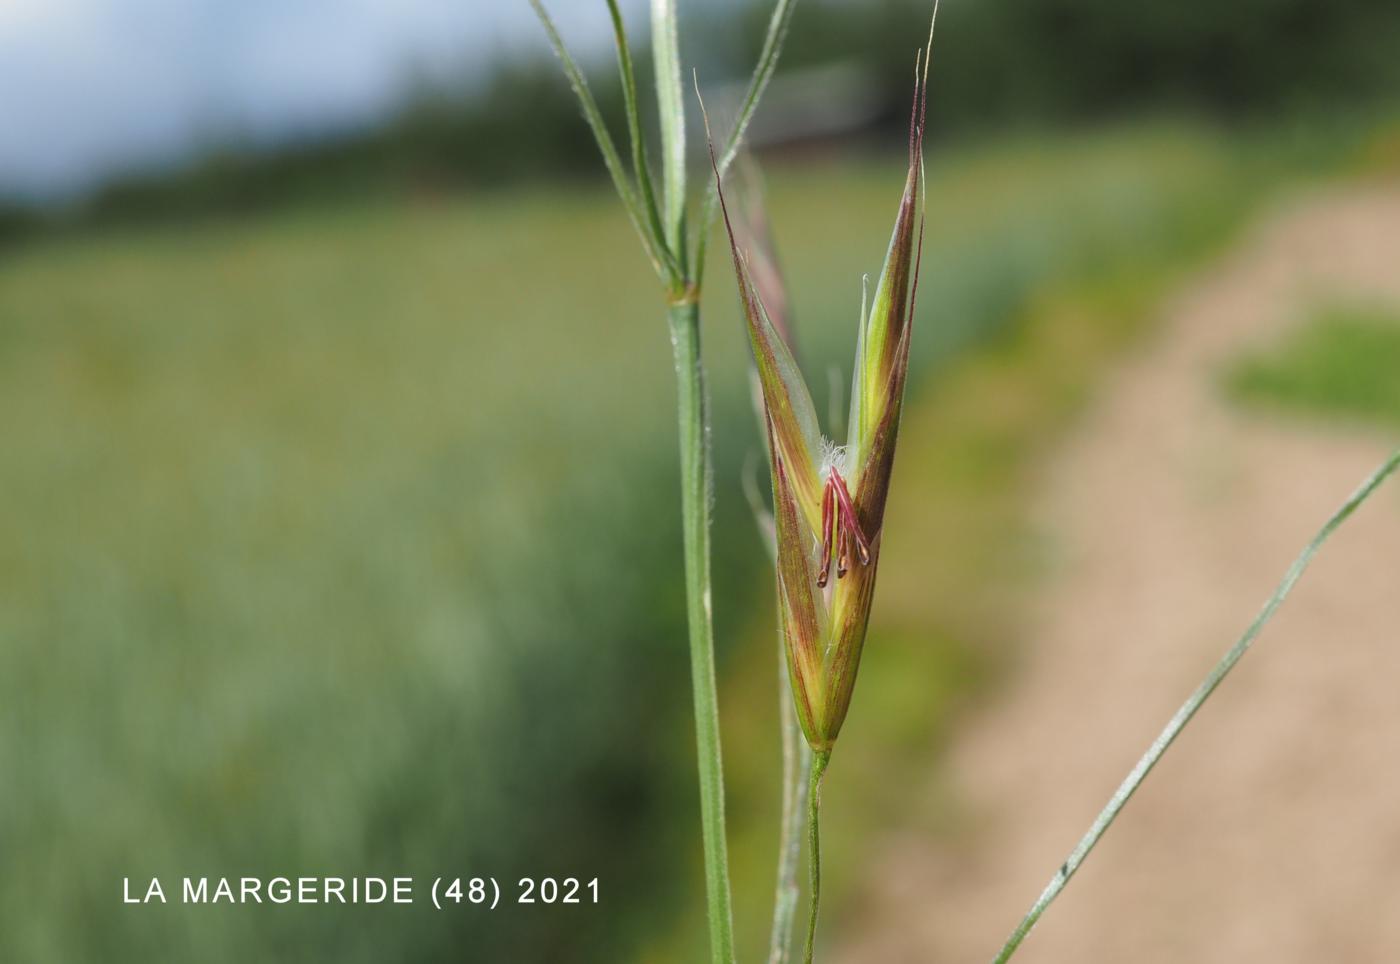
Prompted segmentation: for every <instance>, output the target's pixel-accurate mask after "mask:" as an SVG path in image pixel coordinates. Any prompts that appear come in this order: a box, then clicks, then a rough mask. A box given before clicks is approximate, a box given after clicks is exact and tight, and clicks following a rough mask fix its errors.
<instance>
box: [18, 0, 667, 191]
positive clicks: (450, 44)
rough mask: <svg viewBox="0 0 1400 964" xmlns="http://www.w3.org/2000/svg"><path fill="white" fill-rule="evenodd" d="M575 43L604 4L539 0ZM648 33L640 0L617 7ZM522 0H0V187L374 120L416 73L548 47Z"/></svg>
mask: <svg viewBox="0 0 1400 964" xmlns="http://www.w3.org/2000/svg"><path fill="white" fill-rule="evenodd" d="M547 3H548V6H549V7H550V9H551V11H552V12H554V13H555V15H556V18H557V19H558V21H559V23H560V27H561V30H562V31H563V32H564V34H565V36H566V37H567V38H568V39H569V41H570V43H571V44H572V45H574V46H576V47H577V48H579V49H580V50H583V51H588V50H593V51H594V52H601V50H600V48H601V46H602V45H603V44H605V43H606V42H607V39H608V37H609V36H610V33H609V27H608V19H607V12H606V8H605V7H604V6H603V4H602V3H601V0H596V2H595V0H552V2H548V0H547ZM623 6H624V9H625V10H626V11H627V13H628V18H629V20H632V21H635V22H637V28H638V29H639V30H640V29H644V26H645V19H646V2H645V0H627V2H624V4H623ZM543 49H544V47H543V40H542V38H541V36H540V33H539V26H538V24H536V23H535V21H534V15H533V14H532V13H531V11H530V8H529V5H528V4H527V3H526V0H0V195H15V194H22V195H37V196H48V197H52V196H62V195H64V194H71V193H73V192H75V191H80V190H82V189H83V188H84V187H87V186H90V185H91V184H92V183H94V182H95V181H97V180H100V179H101V178H102V177H103V176H104V175H106V174H108V173H110V172H112V171H114V170H121V169H129V168H132V167H138V166H146V165H150V164H155V163H169V162H171V161H178V160H179V159H181V158H183V157H187V156H188V155H189V154H190V153H191V152H193V151H196V150H197V149H198V148H199V146H200V145H208V144H210V143H211V142H217V141H218V140H221V139H224V138H227V137H231V136H236V137H239V138H244V139H247V138H252V139H256V140H267V141H272V140H278V139H284V138H287V137H296V136H307V135H314V134H316V133H318V132H324V131H327V130H336V129H344V128H346V127H347V126H354V125H357V124H362V123H365V122H367V121H372V120H374V119H375V118H376V117H380V116H383V115H384V114H385V113H386V112H388V111H389V110H391V109H392V108H393V107H394V105H395V104H396V103H397V102H398V101H399V98H401V96H402V94H403V92H404V90H405V88H406V86H407V85H408V84H409V83H410V82H411V80H412V78H413V77H414V76H415V75H416V76H424V75H426V76H429V77H443V76H458V75H475V76H480V75H481V74H483V73H484V72H485V71H486V69H487V68H489V67H490V65H491V64H492V63H493V62H495V61H497V60H500V59H503V58H508V57H512V56H518V55H519V54H520V53H521V52H524V51H535V52H538V51H540V50H543Z"/></svg>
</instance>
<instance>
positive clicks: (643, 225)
mask: <svg viewBox="0 0 1400 964" xmlns="http://www.w3.org/2000/svg"><path fill="white" fill-rule="evenodd" d="M530 6H531V7H532V8H533V9H534V11H535V16H536V17H538V18H539V21H540V24H541V25H542V26H543V27H544V32H545V35H546V36H547V37H548V38H549V45H550V46H551V47H552V48H553V49H554V55H555V56H556V57H558V58H559V63H560V64H561V65H562V66H563V68H564V75H565V76H566V77H568V79H569V86H570V87H572V88H573V91H574V96H576V97H577V98H578V102H579V106H580V107H581V108H582V109H583V118H584V120H585V121H587V122H588V127H589V129H590V130H591V131H592V132H593V139H594V140H595V141H597V143H598V151H599V153H601V154H602V155H603V164H604V165H606V167H607V169H608V174H609V175H610V176H611V177H612V182H613V187H614V188H616V190H617V195H618V197H619V198H621V199H622V206H623V207H624V208H626V210H627V216H628V217H629V218H631V219H632V226H633V227H635V228H636V229H637V234H638V235H640V236H641V239H642V246H643V247H644V248H645V249H646V252H647V257H648V258H650V259H651V263H652V267H653V268H654V269H655V270H656V272H657V273H658V274H661V273H662V267H661V266H662V262H663V260H664V259H663V257H662V254H661V250H660V249H659V248H658V247H657V245H656V242H655V241H654V240H653V238H652V233H651V231H650V230H649V229H648V227H647V221H646V217H645V215H644V214H643V211H642V207H641V204H640V203H639V202H638V200H637V192H636V191H635V190H633V188H632V184H631V182H630V181H629V180H628V179H627V171H626V169H625V168H624V167H623V164H622V157H621V156H620V155H619V154H618V152H617V145H616V144H614V143H613V139H612V135H611V134H610V133H608V126H607V124H606V123H605V122H604V121H603V114H602V112H601V111H600V110H598V102H597V101H595V100H594V99H593V92H592V91H591V90H590V89H589V87H588V80H587V79H586V78H585V77H584V76H583V71H581V70H580V69H579V66H578V64H577V62H575V60H574V58H573V55H572V54H570V53H569V48H568V47H566V46H564V38H562V37H561V36H559V30H558V28H556V27H555V25H554V20H553V19H552V18H551V17H550V16H549V11H548V10H546V9H545V8H544V4H543V3H541V2H540V0H530Z"/></svg>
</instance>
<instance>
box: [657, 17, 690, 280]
mask: <svg viewBox="0 0 1400 964" xmlns="http://www.w3.org/2000/svg"><path fill="white" fill-rule="evenodd" d="M651 45H652V59H653V61H654V62H655V67H656V103H657V109H658V110H659V111H660V115H661V172H662V193H663V195H664V198H663V203H664V205H665V226H666V243H667V245H668V246H669V247H670V249H671V250H672V251H675V252H677V253H681V252H682V248H683V246H684V233H685V100H684V97H683V95H682V90H681V55H680V41H679V31H678V30H677V27H676V0H652V3H651Z"/></svg>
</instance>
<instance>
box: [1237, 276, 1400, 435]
mask: <svg viewBox="0 0 1400 964" xmlns="http://www.w3.org/2000/svg"><path fill="white" fill-rule="evenodd" d="M1397 373H1400V317H1397V316H1396V314H1395V312H1394V311H1393V310H1390V309H1387V308H1383V307H1380V306H1378V305H1366V304H1348V303H1338V304H1322V305H1319V306H1316V307H1315V308H1314V310H1313V311H1312V312H1311V313H1310V314H1309V316H1308V317H1307V318H1305V319H1304V320H1303V323H1302V324H1301V325H1300V326H1299V327H1298V329H1297V330H1296V331H1294V332H1292V333H1291V334H1290V336H1289V337H1288V338H1286V339H1284V340H1283V343H1281V344H1279V345H1276V346H1272V347H1271V348H1270V349H1269V350H1267V351H1264V352H1261V353H1258V354H1255V355H1251V356H1250V357H1247V358H1243V359H1240V360H1239V361H1238V362H1237V363H1236V365H1235V366H1234V367H1233V368H1232V369H1231V370H1230V371H1229V372H1228V373H1227V375H1226V385H1227V388H1228V389H1229V391H1230V393H1231V394H1232V395H1233V396H1234V397H1235V398H1237V399H1239V400H1241V401H1243V402H1246V403H1248V404H1250V405H1253V406H1255V407H1272V408H1281V409H1284V410H1289V411H1295V412H1298V411H1301V412H1311V413H1315V414H1319V415H1327V416H1332V417H1334V418H1337V417H1340V418H1345V419H1350V420H1358V419H1366V418H1374V419H1378V420H1380V421H1384V422H1388V423H1391V424H1400V375H1397Z"/></svg>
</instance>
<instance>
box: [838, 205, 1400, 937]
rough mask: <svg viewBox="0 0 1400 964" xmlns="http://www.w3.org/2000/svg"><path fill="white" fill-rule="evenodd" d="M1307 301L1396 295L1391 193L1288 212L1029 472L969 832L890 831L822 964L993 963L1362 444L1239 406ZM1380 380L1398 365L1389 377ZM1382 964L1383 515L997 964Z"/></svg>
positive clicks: (1175, 318) (1387, 770)
mask: <svg viewBox="0 0 1400 964" xmlns="http://www.w3.org/2000/svg"><path fill="white" fill-rule="evenodd" d="M1327 293H1341V294H1347V295H1360V296H1372V297H1386V298H1390V299H1395V300H1396V301H1397V302H1400V188H1396V187H1394V186H1391V187H1378V186H1369V187H1357V188H1350V189H1348V190H1346V191H1345V192H1336V193H1331V194H1328V195H1325V196H1316V197H1312V198H1310V199H1307V200H1306V201H1302V202H1298V203H1295V204H1293V205H1291V206H1289V207H1287V208H1286V209H1284V210H1281V211H1279V212H1278V213H1277V214H1276V216H1274V217H1272V218H1270V219H1268V220H1267V221H1266V222H1265V223H1263V224H1262V225H1260V227H1259V228H1258V229H1257V230H1255V231H1254V232H1252V233H1251V234H1250V235H1249V236H1248V237H1247V238H1246V239H1245V240H1244V242H1243V243H1242V244H1241V245H1240V246H1239V248H1238V249H1237V250H1236V252H1235V253H1234V254H1233V255H1231V256H1230V257H1228V258H1227V259H1226V260H1224V261H1223V262H1222V263H1220V264H1219V265H1218V266H1217V267H1216V268H1214V269H1212V270H1211V271H1210V272H1209V273H1208V274H1207V275H1206V276H1205V277H1203V278H1201V279H1199V281H1198V282H1197V283H1195V284H1194V285H1193V286H1192V287H1191V289H1190V290H1188V291H1186V292H1185V293H1184V294H1183V296H1181V297H1180V298H1179V299H1178V300H1176V301H1175V302H1174V303H1172V304H1170V305H1168V306H1167V308H1166V318H1165V320H1164V324H1163V325H1162V326H1161V327H1160V330H1159V333H1158V334H1157V336H1156V337H1154V339H1152V341H1151V342H1150V343H1149V344H1146V345H1144V346H1142V348H1141V349H1140V350H1139V351H1138V352H1137V354H1136V356H1135V357H1134V358H1132V359H1130V360H1129V361H1128V362H1127V363H1126V364H1124V365H1123V366H1122V368H1121V370H1120V371H1119V372H1118V373H1117V374H1116V375H1115V376H1114V377H1113V378H1112V379H1111V381H1110V383H1109V384H1108V385H1107V387H1106V388H1105V389H1104V390H1103V391H1102V393H1101V394H1100V396H1099V397H1098V399H1097V401H1096V402H1095V404H1094V406H1093V408H1092V410H1091V412H1090V413H1088V415H1087V416H1086V417H1085V418H1084V420H1083V422H1082V424H1081V426H1080V427H1079V429H1078V430H1077V432H1076V435H1075V437H1074V438H1073V439H1072V441H1071V442H1070V444H1069V445H1068V446H1067V447H1066V448H1065V450H1064V451H1063V452H1062V453H1061V454H1060V456H1059V457H1058V459H1057V460H1056V461H1055V462H1054V463H1053V464H1052V465H1050V466H1048V467H1047V468H1046V477H1045V479H1044V483H1045V484H1044V486H1043V487H1042V488H1041V491H1042V492H1043V493H1044V494H1043V496H1042V502H1041V504H1040V505H1039V507H1038V508H1039V518H1040V519H1041V520H1042V522H1043V525H1042V528H1043V531H1044V533H1045V535H1046V538H1047V540H1048V541H1049V544H1050V546H1051V550H1052V557H1053V559H1054V560H1055V567H1054V571H1053V575H1051V576H1050V577H1049V578H1048V579H1047V581H1046V584H1045V589H1044V593H1043V598H1042V600H1041V601H1040V602H1039V603H1038V604H1037V605H1036V607H1035V609H1034V618H1033V620H1032V621H1031V625H1032V627H1033V628H1032V629H1031V631H1030V634H1029V636H1028V638H1027V641H1026V650H1025V653H1024V658H1023V660H1022V661H1021V663H1020V666H1019V668H1018V671H1017V677H1016V678H1015V679H1014V680H1012V681H1011V682H1010V683H1009V684H1008V685H1007V686H1006V688H1005V690H1004V692H1003V694H1002V695H1001V696H1000V698H999V700H998V702H997V703H996V704H995V705H994V706H990V707H988V708H987V709H986V710H985V712H983V713H982V714H981V715H980V716H979V717H977V718H975V719H973V720H972V721H970V722H969V723H968V725H967V726H966V727H965V729H964V732H963V734H962V736H961V738H960V742H959V745H958V748H957V750H956V751H955V752H954V753H953V754H952V759H951V761H950V763H951V766H952V769H953V774H954V776H953V780H954V784H955V787H956V793H957V795H958V797H959V800H960V804H961V805H962V806H963V807H965V808H966V811H967V813H968V814H969V815H973V816H970V817H969V819H970V821H971V826H970V827H969V830H968V832H967V833H966V834H965V835H964V838H965V840H964V841H963V842H960V843H959V844H957V845H955V847H956V848H957V849H956V850H952V851H950V848H949V845H948V844H947V843H946V842H938V841H931V840H928V839H926V838H925V837H924V836H922V835H915V834H906V835H902V836H896V837H891V839H889V840H888V841H887V842H886V845H885V848H884V850H883V852H882V853H880V854H878V855H877V856H876V857H875V858H874V860H873V862H872V867H871V869H870V871H869V877H870V883H869V889H868V892H867V894H866V897H865V899H864V900H863V901H862V902H861V903H862V908H863V911H862V915H863V916H862V919H861V920H860V921H858V922H857V921H850V922H848V923H849V925H850V926H848V927H847V929H846V933H847V940H846V941H845V943H844V944H843V946H841V947H839V948H835V950H836V951H837V953H835V954H833V955H832V957H831V960H833V961H842V962H857V961H861V962H865V961H879V962H882V964H886V962H903V961H920V962H943V961H948V962H959V964H961V962H979V961H987V960H990V958H991V957H992V956H993V954H994V953H995V951H996V949H997V947H999V946H1000V942H1001V940H1002V939H1003V938H1004V937H1005V935H1006V933H1007V932H1008V930H1009V929H1010V928H1011V927H1012V925H1013V924H1014V923H1015V922H1016V920H1017V919H1019V917H1020V915H1021V914H1022V913H1023V912H1024V911H1025V909H1026V908H1027V907H1028V906H1029V904H1030V903H1031V901H1032V900H1033V899H1034V897H1035V896H1036V894H1038V893H1039V891H1040V888H1041V887H1042V886H1043V885H1044V884H1045V882H1046V880H1047V879H1048V877H1049V876H1050V874H1051V872H1052V871H1053V870H1054V868H1056V867H1057V866H1058V865H1059V863H1060V861H1061V860H1063V859H1064V857H1065V856H1066V854H1067V853H1068V851H1069V849H1070V848H1071V847H1072V845H1073V844H1074V842H1075V841H1076V840H1077V839H1078V837H1079V835H1080V834H1081V833H1082V832H1083V831H1084V829H1085V828H1086V826H1087V825H1088V823H1089V820H1090V819H1091V818H1092V816H1093V815H1094V814H1095V813H1097V812H1098V809H1099V808H1100V807H1101V806H1102V805H1103V803H1104V801H1105V800H1106V799H1107V797H1108V795H1109V793H1110V792H1111V791H1112V789H1113V788H1114V786H1116V784H1117V782H1118V781H1119V780H1120V779H1121V778H1122V776H1123V774H1124V773H1126V772H1127V770H1128V768H1129V767H1130V766H1131V764H1132V762H1133V761H1134V760H1135V759H1136V758H1137V756H1138V754H1139V753H1141V751H1142V750H1143V749H1144V748H1145V747H1146V745H1147V744H1148V742H1149V741H1150V740H1151V738H1152V737H1153V736H1154V735H1155V734H1156V733H1157V731H1158V730H1159V729H1160V727H1161V726H1162V725H1163V723H1165V721H1166V720H1167V718H1168V717H1170V715H1171V714H1172V712H1173V711H1174V710H1175V708H1176V707H1177V705H1178V704H1179V703H1180V701H1181V700H1182V699H1183V698H1184V697H1185V695H1186V694H1187V693H1189V692H1190V691H1191V689H1192V688H1193V687H1194V686H1195V685H1196V683H1197V682H1198V680H1199V679H1200V677H1201V676H1202V675H1203V674H1204V672H1205V671H1206V669H1207V668H1208V667H1209V666H1210V665H1211V664H1212V663H1213V662H1214V660H1215V659H1216V658H1217V657H1218V655H1219V654H1220V653H1221V652H1222V651H1223V649H1224V648H1225V647H1226V646H1227V645H1228V644H1229V642H1230V641H1232V640H1233V639H1234V638H1235V637H1236V636H1237V635H1238V633H1239V632H1240V631H1241V630H1242V629H1243V627H1244V626H1245V625H1246V624H1247V622H1248V621H1249V619H1250V618H1251V617H1252V616H1253V615H1254V612H1255V610H1256V607H1257V606H1258V605H1259V604H1260V603H1261V602H1262V601H1263V599H1264V598H1265V597H1266V596H1267V595H1268V593H1269V592H1270V591H1271V589H1272V587H1273V586H1274V584H1275V583H1276V582H1277V580H1278V579H1279V577H1280V576H1281V575H1282V573H1283V571H1284V569H1285V568H1286V567H1287V566H1288V564H1289V562H1290V561H1291V560H1292V558H1293V556H1294V555H1295V554H1296V553H1297V551H1298V550H1299V549H1300V548H1301V547H1302V545H1303V544H1304V543H1305V542H1306V541H1307V539H1308V538H1309V537H1310V535H1311V534H1312V532H1313V530H1314V529H1315V528H1316V527H1317V525H1318V524H1319V523H1320V522H1321V521H1322V520H1323V519H1324V518H1326V516H1327V515H1328V514H1329V513H1330V512H1331V511H1332V510H1333V509H1334V508H1335V507H1336V505H1337V504H1338V503H1340V502H1341V501H1342V499H1343V498H1344V497H1345V496H1346V495H1347V494H1348V493H1349V492H1350V491H1351V490H1352V489H1353V488H1354V486H1355V485H1356V483H1357V482H1358V481H1359V480H1360V479H1361V478H1363V477H1364V476H1365V475H1366V474H1367V473H1368V472H1369V471H1370V470H1371V469H1372V468H1373V467H1374V466H1375V465H1376V464H1377V463H1378V462H1379V461H1380V460H1381V459H1382V458H1384V456H1385V454H1386V452H1387V451H1388V448H1389V447H1390V445H1391V444H1393V439H1387V438H1386V436H1385V435H1384V433H1372V434H1366V433H1364V432H1360V431H1358V432H1354V433H1350V434H1347V433H1341V434H1339V431H1338V430H1337V429H1335V428H1334V427H1331V426H1322V425H1320V424H1319V425H1309V424H1308V423H1306V422H1300V421H1281V420H1273V419H1270V418H1265V417H1260V416H1257V415H1250V414H1247V413H1244V412H1241V411H1237V410H1235V409H1232V408H1231V407H1229V406H1228V405H1227V404H1226V403H1225V402H1223V401H1222V399H1221V397H1220V394H1219V390H1218V378H1217V374H1218V372H1219V370H1220V367H1221V365H1222V364H1223V363H1225V362H1227V361H1228V360H1229V359H1231V358H1233V357H1234V356H1235V355H1236V354H1237V353H1238V352H1240V351H1241V350H1242V349H1244V348H1246V347H1247V346H1249V345H1250V344H1253V343H1258V342H1263V343H1267V342H1269V341H1270V340H1271V339H1273V338H1274V337H1276V336H1277V335H1278V334H1279V333H1280V332H1281V331H1283V330H1284V329H1285V328H1286V327H1287V326H1288V325H1290V324H1293V323H1295V322H1296V321H1297V320H1298V311H1299V309H1300V307H1301V306H1303V305H1306V304H1308V303H1309V302H1310V301H1311V300H1312V299H1314V298H1316V297H1318V296H1320V295H1325V294H1327ZM1397 377H1400V373H1397ZM1017 961H1018V962H1020V961H1024V962H1026V964H1030V962H1034V961H1054V962H1101V961H1107V962H1132V964H1153V962H1173V964H1177V962H1214V961H1220V962H1224V961H1230V962H1240V961H1247V962H1255V961H1270V962H1299V964H1302V962H1308V964H1318V962H1328V964H1331V962H1353V961H1354V962H1367V964H1371V962H1380V961H1400V496H1397V494H1396V490H1394V489H1392V491H1390V492H1384V493H1382V495H1381V496H1380V497H1379V498H1378V500H1377V501H1375V502H1373V503H1372V504H1370V505H1368V506H1367V508H1366V509H1365V510H1364V511H1363V514H1361V515H1360V516H1358V517H1357V519H1356V520H1355V521H1354V522H1353V523H1351V525H1350V526H1349V527H1347V528H1344V529H1343V530H1342V531H1341V532H1340V533H1339V534H1338V535H1337V536H1336V537H1335V538H1334V540H1333V541H1332V542H1331V543H1330V544H1329V545H1328V547H1327V549H1326V550H1325V552H1324V553H1323V555H1322V556H1321V557H1319V559H1318V561H1317V563H1316V564H1315V565H1314V567H1313V569H1312V570H1311V571H1310V573H1309V574H1308V576H1307V578H1306V579H1305V580H1304V581H1303V583H1302V584H1300V586H1299V587H1298V589H1297V590H1296V592H1295V593H1294V595H1293V597H1292V599H1291V600H1290V601H1289V603H1288V604H1287V605H1286V606H1285V608H1284V609H1283V611H1282V612H1281V613H1280V615H1279V617H1278V618H1277V619H1276V620H1275V621H1274V623H1273V624H1272V625H1271V627H1270V628H1269V629H1268V631H1267V632H1266V634H1265V636H1264V637H1263V638H1262V639H1261V641H1260V644H1259V646H1258V648H1257V649H1256V650H1255V651H1254V652H1252V653H1251V654H1250V655H1249V656H1248V657H1247V658H1246V659H1245V661H1244V662H1243V663H1242V664H1241V666H1240V668H1239V670H1238V671H1237V672H1236V674H1235V675H1234V676H1232V677H1231V678H1230V679H1229V680H1228V681H1227V682H1226V683H1225V685H1224V687H1223V688H1222V690H1221V691H1220V692H1219V693H1218V694H1217V696H1216V699H1215V700H1214V701H1212V703H1211V704H1210V705H1208V706H1207V707H1206V709H1205V710H1204V711H1203V712H1202V713H1201V715H1200V716H1199V717H1198V718H1197V720H1196V721H1195V723H1193V724H1192V727H1191V728H1190V729H1188V730H1187V732H1186V734H1185V736H1183V738H1182V739H1181V740H1180V741H1179V742H1178V743H1177V745H1176V747H1175V748H1174V749H1173V750H1172V751H1171V752H1170V753H1169V754H1168V755H1167V757H1166V758H1165V760H1164V761H1163V763H1162V765H1161V766H1160V767H1159V768H1158V770H1157V771H1156V772H1155V773H1154V774H1153V775H1152V777H1150V778H1149V780H1148V781H1147V783H1146V785H1145V786H1144V788H1143V789H1142V791H1141V792H1140V793H1139V794H1138V796H1137V798H1136V799H1135V800H1134V801H1133V803H1132V804H1131V805H1130V806H1129V808H1128V809H1127V810H1126V811H1125V813H1124V816H1123V818H1122V819H1121V820H1120V821H1119V823H1118V824H1117V825H1116V826H1115V827H1114V828H1113V830H1112V831H1110V833H1109V834H1108V836H1107V837H1106V838H1105V841H1104V843H1102V844H1101V845H1100V847H1099V849H1098V850H1097V851H1096V852H1095V854H1094V856H1093V857H1092V858H1091V859H1090V860H1089V862H1088V863H1087V864H1086V865H1085V867H1084V869H1083V870H1082V871H1081V872H1080V874H1079V876H1078V877H1076V879H1075V880H1074V882H1073V883H1072V884H1071V885H1070V886H1069V888H1068V889H1067V890H1066V891H1065V893H1064V895H1063V896H1062V897H1061V898H1060V900H1059V902H1058V903H1057V904H1056V905H1055V907H1054V908H1053V910H1051V912H1050V913H1049V914H1047V915H1046V917H1045V919H1044V920H1043V921H1042V923H1041V925H1040V926H1039V928H1037V930H1036V931H1035V933H1034V934H1033V935H1032V936H1031V938H1030V939H1029V940H1028V941H1027V943H1026V945H1025V946H1024V948H1023V949H1022V951H1021V952H1020V954H1018V956H1017Z"/></svg>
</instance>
